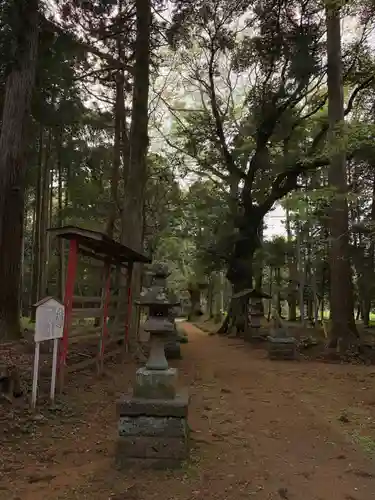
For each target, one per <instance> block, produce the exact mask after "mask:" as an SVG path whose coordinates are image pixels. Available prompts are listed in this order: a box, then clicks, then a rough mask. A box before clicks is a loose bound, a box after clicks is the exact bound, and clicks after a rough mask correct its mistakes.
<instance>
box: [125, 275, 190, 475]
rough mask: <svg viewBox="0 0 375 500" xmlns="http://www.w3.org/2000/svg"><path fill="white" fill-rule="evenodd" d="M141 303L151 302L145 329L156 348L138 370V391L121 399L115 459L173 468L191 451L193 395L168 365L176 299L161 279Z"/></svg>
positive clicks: (146, 305) (136, 463)
mask: <svg viewBox="0 0 375 500" xmlns="http://www.w3.org/2000/svg"><path fill="white" fill-rule="evenodd" d="M138 304H140V305H142V306H143V307H148V308H149V318H148V319H147V321H146V322H145V324H144V329H145V331H148V332H149V333H150V337H151V339H150V340H151V350H150V355H149V358H148V360H147V363H146V366H145V367H143V368H140V369H139V370H137V373H136V380H135V385H134V388H133V394H132V395H126V396H124V397H123V398H122V399H121V400H120V401H118V403H117V414H118V418H119V421H118V439H117V446H116V464H117V466H118V467H119V468H121V469H125V468H128V467H130V466H133V465H140V466H142V467H151V468H174V467H178V466H180V465H181V463H182V461H184V460H185V459H186V458H188V455H189V445H188V437H189V436H188V434H189V430H188V429H189V428H188V424H187V415H188V404H189V396H188V392H187V390H183V391H178V388H177V378H178V377H177V370H176V369H175V368H169V366H168V361H167V359H166V356H165V350H164V339H165V338H168V337H169V336H170V334H171V332H173V331H174V328H175V327H174V323H173V322H171V321H170V319H169V317H168V312H169V309H170V308H171V307H173V306H174V305H175V302H174V301H171V300H169V298H168V297H167V295H166V293H165V289H164V287H162V286H160V283H156V284H154V285H153V286H152V287H151V289H150V290H148V291H147V292H146V293H145V294H144V295H142V296H141V298H140V300H139V301H138Z"/></svg>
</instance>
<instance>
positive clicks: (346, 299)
mask: <svg viewBox="0 0 375 500" xmlns="http://www.w3.org/2000/svg"><path fill="white" fill-rule="evenodd" d="M326 24H327V56H328V116H329V133H330V148H331V162H330V167H329V172H328V180H329V184H330V186H331V187H332V188H334V190H335V195H334V197H333V200H332V204H331V213H330V236H331V246H330V276H331V297H330V302H331V321H332V330H331V335H332V342H333V344H337V342H338V341H340V344H341V347H342V349H343V350H344V349H346V348H347V346H348V344H349V343H350V342H351V340H353V338H355V337H356V336H357V330H356V325H355V321H354V313H353V311H354V302H353V284H352V273H351V267H350V258H349V234H348V202H347V197H346V194H347V189H348V186H347V174H346V155H345V151H344V148H343V146H341V145H340V137H341V130H342V127H343V124H344V96H343V77H342V53H341V27H340V9H339V7H336V6H334V5H333V6H328V7H327V8H326Z"/></svg>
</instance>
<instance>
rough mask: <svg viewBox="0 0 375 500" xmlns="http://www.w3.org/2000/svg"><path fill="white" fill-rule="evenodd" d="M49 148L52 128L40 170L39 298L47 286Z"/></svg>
mask: <svg viewBox="0 0 375 500" xmlns="http://www.w3.org/2000/svg"><path fill="white" fill-rule="evenodd" d="M51 149H52V129H51V128H50V130H49V131H48V141H47V146H46V154H45V158H44V166H43V170H42V189H41V198H42V200H41V213H40V242H39V245H40V246H39V259H40V260H39V286H38V289H39V297H38V299H37V300H40V299H41V298H42V297H44V296H45V295H46V287H47V271H48V269H47V267H48V266H47V260H48V240H47V237H48V236H47V229H48V218H49V217H48V214H49V199H50V182H49V181H50V174H51Z"/></svg>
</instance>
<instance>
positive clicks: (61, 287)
mask: <svg viewBox="0 0 375 500" xmlns="http://www.w3.org/2000/svg"><path fill="white" fill-rule="evenodd" d="M58 141H59V142H58V144H57V174H58V185H57V209H58V216H57V217H58V225H59V226H60V227H61V226H63V225H64V213H63V165H62V152H63V151H62V148H63V131H62V128H61V130H60V134H59V139H58ZM58 245H59V256H58V258H59V260H58V270H57V273H58V274H57V283H58V285H57V286H58V297H59V298H60V299H61V300H63V299H64V292H65V272H64V271H65V266H64V264H65V252H64V250H65V246H64V239H63V238H59V242H58Z"/></svg>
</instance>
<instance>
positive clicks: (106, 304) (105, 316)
mask: <svg viewBox="0 0 375 500" xmlns="http://www.w3.org/2000/svg"><path fill="white" fill-rule="evenodd" d="M110 295H111V266H110V264H108V266H107V269H106V282H105V288H104V304H103V326H102V334H101V344H100V371H103V361H104V347H105V341H106V339H107V337H108V322H107V321H108V308H109V299H110Z"/></svg>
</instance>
